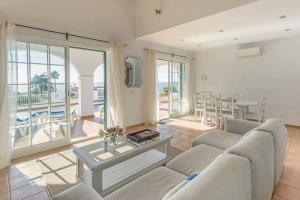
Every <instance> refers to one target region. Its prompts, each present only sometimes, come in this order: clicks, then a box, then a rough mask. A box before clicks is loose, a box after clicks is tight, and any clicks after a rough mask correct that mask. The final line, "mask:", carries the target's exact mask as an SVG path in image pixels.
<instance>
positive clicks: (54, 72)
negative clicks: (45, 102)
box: [51, 71, 60, 93]
mask: <svg viewBox="0 0 300 200" xmlns="http://www.w3.org/2000/svg"><path fill="white" fill-rule="evenodd" d="M59 76H60V74H59V73H58V72H57V71H53V72H51V79H54V93H56V80H57V79H59Z"/></svg>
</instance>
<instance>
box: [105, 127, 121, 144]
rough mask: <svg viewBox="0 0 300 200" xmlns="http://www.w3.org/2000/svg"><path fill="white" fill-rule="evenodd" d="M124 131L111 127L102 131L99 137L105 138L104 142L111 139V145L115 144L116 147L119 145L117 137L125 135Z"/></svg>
mask: <svg viewBox="0 0 300 200" xmlns="http://www.w3.org/2000/svg"><path fill="white" fill-rule="evenodd" d="M124 132H125V131H124V129H123V128H121V127H119V126H116V127H111V128H106V129H104V130H103V129H101V130H100V131H99V135H100V136H102V137H104V141H106V140H107V139H110V141H111V143H113V144H114V145H117V140H116V139H117V137H118V136H120V135H123V134H124Z"/></svg>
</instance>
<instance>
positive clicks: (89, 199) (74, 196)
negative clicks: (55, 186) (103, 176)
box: [52, 182, 103, 200]
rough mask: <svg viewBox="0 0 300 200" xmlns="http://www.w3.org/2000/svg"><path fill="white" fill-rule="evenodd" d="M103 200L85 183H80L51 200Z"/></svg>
mask: <svg viewBox="0 0 300 200" xmlns="http://www.w3.org/2000/svg"><path fill="white" fill-rule="evenodd" d="M82 199H84V200H103V198H102V197H101V196H100V195H99V194H98V193H97V192H96V191H95V190H94V189H93V188H92V187H90V186H88V185H87V184H86V183H84V182H81V183H79V184H77V185H75V186H73V187H71V188H69V189H67V190H65V191H64V192H62V193H59V194H58V195H56V196H54V197H53V198H52V200H82Z"/></svg>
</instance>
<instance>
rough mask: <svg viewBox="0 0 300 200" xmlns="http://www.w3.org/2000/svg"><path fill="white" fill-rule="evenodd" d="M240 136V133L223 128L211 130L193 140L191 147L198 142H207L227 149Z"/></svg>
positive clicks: (198, 143)
mask: <svg viewBox="0 0 300 200" xmlns="http://www.w3.org/2000/svg"><path fill="white" fill-rule="evenodd" d="M241 138H242V135H240V134H234V133H230V132H226V131H223V130H217V129H216V130H212V131H210V132H208V133H206V134H204V135H201V136H199V137H197V138H196V139H194V140H193V142H192V145H193V147H195V146H198V145H200V144H207V145H210V146H213V147H217V148H220V149H224V150H225V149H227V148H228V147H231V146H232V145H234V144H235V143H237V142H238V141H239V140H240V139H241Z"/></svg>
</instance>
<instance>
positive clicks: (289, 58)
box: [195, 37, 300, 125]
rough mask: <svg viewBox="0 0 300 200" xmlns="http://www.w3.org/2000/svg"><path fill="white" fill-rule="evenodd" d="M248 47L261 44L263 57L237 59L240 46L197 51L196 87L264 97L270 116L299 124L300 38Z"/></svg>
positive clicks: (267, 112) (254, 98)
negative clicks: (205, 79)
mask: <svg viewBox="0 0 300 200" xmlns="http://www.w3.org/2000/svg"><path fill="white" fill-rule="evenodd" d="M248 46H260V47H262V48H263V54H262V56H258V57H248V58H236V57H235V53H236V50H237V49H238V47H237V46H229V47H223V48H218V49H208V50H204V51H201V52H198V53H197V56H196V73H195V80H196V90H197V91H198V92H199V91H201V90H211V91H214V92H223V93H231V94H246V95H247V98H249V99H252V100H258V99H259V98H260V97H262V96H265V97H266V98H267V110H266V116H267V117H284V118H285V120H286V122H287V123H289V124H294V125H300V89H299V86H300V78H299V77H300V37H297V38H290V39H284V40H275V41H269V42H263V43H258V44H253V45H248ZM201 75H207V81H203V80H201Z"/></svg>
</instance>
